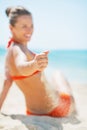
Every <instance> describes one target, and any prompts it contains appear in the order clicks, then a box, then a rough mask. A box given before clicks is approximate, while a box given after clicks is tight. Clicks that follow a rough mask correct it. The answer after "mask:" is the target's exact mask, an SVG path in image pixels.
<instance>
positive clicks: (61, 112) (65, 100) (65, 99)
mask: <svg viewBox="0 0 87 130" xmlns="http://www.w3.org/2000/svg"><path fill="white" fill-rule="evenodd" d="M70 105H71V98H70V96H69V95H68V94H65V93H61V94H60V101H59V105H58V106H57V107H56V108H55V109H54V110H52V111H51V112H49V113H48V114H35V113H32V112H30V111H29V110H27V111H26V114H27V115H37V116H51V117H64V116H67V115H68V113H69V110H70Z"/></svg>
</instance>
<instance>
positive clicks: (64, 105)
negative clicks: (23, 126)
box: [7, 39, 71, 117]
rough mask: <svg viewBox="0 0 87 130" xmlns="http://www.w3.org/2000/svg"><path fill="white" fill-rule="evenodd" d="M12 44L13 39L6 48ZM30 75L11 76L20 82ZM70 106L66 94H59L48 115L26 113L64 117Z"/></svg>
mask: <svg viewBox="0 0 87 130" xmlns="http://www.w3.org/2000/svg"><path fill="white" fill-rule="evenodd" d="M13 42H14V40H13V39H10V41H9V42H8V45H7V48H8V47H9V46H10V45H11V44H12V43H13ZM37 73H39V71H36V72H34V73H33V74H32V75H34V74H37ZM32 75H29V76H23V75H20V76H11V78H12V79H13V80H22V79H24V78H28V77H30V76H32ZM70 105H71V98H70V96H69V95H68V94H66V93H61V94H60V100H59V105H58V106H57V107H56V108H55V109H54V110H53V111H51V112H50V113H48V114H35V113H32V112H30V111H29V110H27V111H26V114H27V115H39V116H51V117H64V116H67V115H68V112H69V109H70Z"/></svg>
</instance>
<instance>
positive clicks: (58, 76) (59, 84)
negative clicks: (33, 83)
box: [53, 71, 76, 115]
mask: <svg viewBox="0 0 87 130" xmlns="http://www.w3.org/2000/svg"><path fill="white" fill-rule="evenodd" d="M53 82H54V83H55V85H56V91H57V92H58V94H59V95H61V94H63V93H64V94H67V95H69V96H70V99H71V104H70V110H69V114H68V115H71V114H72V113H76V108H75V101H74V97H73V94H72V89H71V87H70V84H69V83H68V81H67V80H66V78H65V77H64V75H63V74H62V72H60V71H56V72H55V73H54V74H53Z"/></svg>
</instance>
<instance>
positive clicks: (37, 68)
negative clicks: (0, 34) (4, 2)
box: [0, 6, 74, 117]
mask: <svg viewBox="0 0 87 130" xmlns="http://www.w3.org/2000/svg"><path fill="white" fill-rule="evenodd" d="M6 14H7V16H8V17H9V27H10V31H11V33H12V38H11V40H10V41H9V43H8V52H7V56H6V65H5V77H6V79H5V81H4V85H3V90H2V93H1V96H0V108H1V106H2V104H3V102H4V99H5V97H6V95H7V92H8V90H9V88H10V86H11V85H12V82H13V81H14V82H15V83H16V84H17V86H18V87H19V89H20V90H21V91H22V93H23V94H24V97H25V101H26V113H27V115H47V116H52V117H64V116H68V115H70V114H71V113H72V112H73V110H74V100H73V97H72V94H71V91H70V86H69V84H68V82H67V81H66V80H65V78H64V77H63V76H62V74H61V73H59V72H56V73H55V74H54V76H53V79H51V81H52V82H51V83H50V82H49V81H48V80H47V79H46V76H45V74H44V70H45V68H46V67H47V65H48V53H49V52H48V51H46V52H42V53H40V54H35V53H33V52H31V51H30V50H29V49H28V48H27V44H28V42H29V41H30V39H31V36H32V33H33V20H32V15H31V13H30V12H29V11H28V10H26V9H25V8H24V7H20V6H17V7H14V8H7V9H6Z"/></svg>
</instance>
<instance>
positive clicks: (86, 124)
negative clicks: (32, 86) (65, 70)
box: [0, 77, 87, 130]
mask: <svg viewBox="0 0 87 130" xmlns="http://www.w3.org/2000/svg"><path fill="white" fill-rule="evenodd" d="M2 81H3V78H2V77H0V83H1V86H2V83H3V82H2ZM70 84H71V88H72V92H73V95H74V98H75V102H76V109H77V115H72V116H70V117H64V118H52V117H46V116H26V115H25V110H26V107H25V101H24V97H23V95H22V93H21V91H20V90H19V89H18V88H17V86H16V85H15V84H13V85H12V87H11V88H10V91H9V93H8V95H7V98H6V100H5V102H4V104H3V107H2V110H1V113H2V114H0V130H87V103H86V102H87V101H86V100H87V84H80V83H70ZM1 89H2V88H0V91H1ZM3 114H5V115H3Z"/></svg>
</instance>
